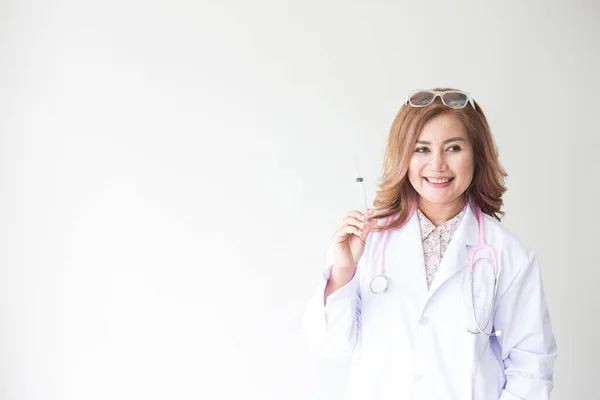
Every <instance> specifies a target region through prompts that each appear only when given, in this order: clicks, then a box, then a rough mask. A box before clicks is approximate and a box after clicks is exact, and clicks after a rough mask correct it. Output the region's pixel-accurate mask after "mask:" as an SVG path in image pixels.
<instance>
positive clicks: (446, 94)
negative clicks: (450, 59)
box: [404, 90, 475, 109]
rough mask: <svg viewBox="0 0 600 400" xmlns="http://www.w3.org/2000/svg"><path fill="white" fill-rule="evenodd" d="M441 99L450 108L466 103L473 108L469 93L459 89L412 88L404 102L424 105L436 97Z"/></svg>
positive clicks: (416, 105) (415, 105)
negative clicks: (440, 90)
mask: <svg viewBox="0 0 600 400" xmlns="http://www.w3.org/2000/svg"><path fill="white" fill-rule="evenodd" d="M438 96H439V97H440V99H442V103H444V105H445V106H446V107H450V108H464V107H465V106H466V105H467V103H471V106H473V109H475V102H474V101H473V97H471V95H470V94H469V93H466V92H461V91H460V90H446V91H443V92H438V91H435V90H413V91H411V92H409V93H408V96H407V97H406V101H405V103H404V104H407V103H408V104H410V105H411V106H412V107H426V106H428V105H430V104H431V103H433V101H434V100H435V99H436V97H438Z"/></svg>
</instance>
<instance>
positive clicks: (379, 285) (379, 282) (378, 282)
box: [371, 275, 389, 294]
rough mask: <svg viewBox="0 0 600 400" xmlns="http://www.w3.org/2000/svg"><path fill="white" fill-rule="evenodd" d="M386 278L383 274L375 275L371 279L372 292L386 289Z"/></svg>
mask: <svg viewBox="0 0 600 400" xmlns="http://www.w3.org/2000/svg"><path fill="white" fill-rule="evenodd" d="M388 284H389V281H388V278H387V277H386V276H385V275H376V276H375V277H374V278H373V279H372V280H371V292H372V293H373V294H382V293H385V292H386V291H387V290H388Z"/></svg>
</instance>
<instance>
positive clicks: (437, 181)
mask: <svg viewBox="0 0 600 400" xmlns="http://www.w3.org/2000/svg"><path fill="white" fill-rule="evenodd" d="M427 180H428V181H429V182H431V183H447V182H450V179H433V178H427Z"/></svg>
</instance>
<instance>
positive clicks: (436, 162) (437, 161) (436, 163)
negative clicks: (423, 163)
mask: <svg viewBox="0 0 600 400" xmlns="http://www.w3.org/2000/svg"><path fill="white" fill-rule="evenodd" d="M430 166H431V169H433V170H434V171H444V170H445V169H446V167H447V165H446V157H445V156H444V153H443V152H435V153H434V154H433V156H432V158H431V162H430Z"/></svg>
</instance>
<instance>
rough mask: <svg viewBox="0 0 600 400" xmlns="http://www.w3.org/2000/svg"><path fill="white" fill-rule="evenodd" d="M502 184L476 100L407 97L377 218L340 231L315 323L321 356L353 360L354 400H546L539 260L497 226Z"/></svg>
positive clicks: (546, 327)
mask: <svg viewBox="0 0 600 400" xmlns="http://www.w3.org/2000/svg"><path fill="white" fill-rule="evenodd" d="M505 176H506V173H505V172H504V170H503V169H502V167H501V166H500V163H499V161H498V152H497V150H496V146H495V144H494V140H493V137H492V134H491V131H490V128H489V126H488V123H487V120H486V118H485V116H484V114H483V111H482V110H481V108H480V107H479V105H478V104H477V103H476V102H475V101H474V100H473V98H472V97H471V96H470V95H469V94H467V93H465V92H462V91H459V90H454V89H435V90H423V91H418V92H416V93H413V94H411V95H410V96H409V97H408V99H407V103H406V104H405V105H404V106H403V107H401V109H400V111H399V112H398V114H397V116H396V118H395V120H394V123H393V124H392V128H391V130H390V135H389V138H388V143H387V149H386V154H385V160H384V168H383V176H382V179H381V180H380V181H381V183H380V190H379V191H378V193H377V197H376V199H375V209H374V210H369V211H368V212H367V215H365V214H363V213H361V212H360V211H356V210H353V211H350V212H349V213H348V214H347V215H346V216H345V217H344V218H343V219H342V222H341V224H340V227H339V229H338V230H337V231H336V232H335V234H334V238H333V243H332V251H331V252H330V254H331V255H332V257H331V258H330V259H329V260H327V263H326V269H325V272H324V273H323V276H322V278H321V279H320V280H319V284H318V287H317V290H316V292H315V295H314V297H313V299H312V300H311V301H310V303H309V305H308V307H307V310H306V314H305V332H306V334H307V337H308V338H309V341H310V342H311V343H312V344H313V345H315V346H317V348H318V349H319V350H320V351H322V352H324V353H326V354H339V353H352V354H353V356H354V357H353V359H352V369H351V377H350V379H349V382H350V386H349V388H348V396H347V398H349V399H376V400H387V399H389V400H391V399H394V400H398V399H406V400H408V399H432V400H433V399H436V400H438V399H457V400H458V399H461V400H463V399H476V400H498V399H502V400H505V399H506V400H508V399H517V398H518V399H531V400H548V398H549V395H550V391H551V390H552V387H553V369H554V359H555V357H556V351H557V350H556V342H555V340H554V335H553V332H552V327H551V324H550V317H549V313H548V309H547V306H546V298H545V295H544V290H543V287H542V280H541V274H540V270H539V266H538V263H537V260H536V258H535V256H534V254H533V252H532V251H531V250H530V249H528V248H527V247H526V246H525V245H523V244H522V243H521V242H519V241H518V240H517V239H516V238H515V237H514V235H512V234H511V233H510V232H509V231H508V230H507V229H506V228H505V227H504V226H503V225H502V224H501V223H500V216H501V215H503V214H504V213H503V212H502V211H501V207H502V204H503V202H502V194H503V193H504V192H505V191H506V188H505V187H504V177H505ZM475 267H476V268H477V270H475V269H474V268H475ZM476 277H477V279H476ZM375 283H376V284H375Z"/></svg>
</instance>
